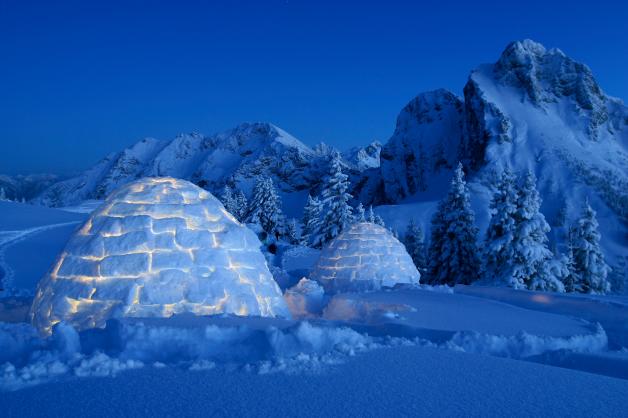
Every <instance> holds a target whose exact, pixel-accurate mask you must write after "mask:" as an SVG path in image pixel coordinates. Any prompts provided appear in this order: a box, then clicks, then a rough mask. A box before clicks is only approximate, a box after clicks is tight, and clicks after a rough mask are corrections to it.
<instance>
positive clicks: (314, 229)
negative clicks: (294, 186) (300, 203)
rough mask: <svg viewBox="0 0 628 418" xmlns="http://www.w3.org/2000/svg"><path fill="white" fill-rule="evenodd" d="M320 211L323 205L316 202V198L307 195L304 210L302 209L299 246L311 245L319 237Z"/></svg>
mask: <svg viewBox="0 0 628 418" xmlns="http://www.w3.org/2000/svg"><path fill="white" fill-rule="evenodd" d="M322 210H323V204H322V203H321V201H320V200H318V197H312V195H308V196H307V203H306V204H305V209H303V230H302V232H301V244H303V245H313V244H314V242H313V241H314V238H315V237H317V236H319V235H320V228H321V214H322Z"/></svg>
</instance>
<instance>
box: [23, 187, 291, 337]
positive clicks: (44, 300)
mask: <svg viewBox="0 0 628 418" xmlns="http://www.w3.org/2000/svg"><path fill="white" fill-rule="evenodd" d="M260 246H261V244H260V242H259V240H258V239H257V237H256V236H255V234H254V233H253V232H252V231H250V230H249V229H248V228H247V227H246V226H244V225H242V224H240V223H239V222H237V221H236V220H235V219H234V218H233V217H232V216H231V215H229V214H228V213H227V212H226V211H225V210H224V208H223V206H222V204H221V203H220V202H219V201H218V199H216V198H215V197H214V196H212V195H211V194H210V193H208V192H206V191H204V190H202V189H200V188H199V187H197V186H195V185H193V184H191V183H188V182H186V181H183V180H175V179H170V178H147V179H142V180H139V181H136V182H134V183H130V184H127V185H125V186H123V187H122V188H120V189H118V190H116V191H114V192H113V193H112V194H111V196H110V197H109V198H108V199H107V200H106V202H105V204H103V205H102V206H101V207H100V208H99V209H97V210H96V211H95V212H94V213H93V214H92V215H91V217H90V218H89V219H88V220H87V221H86V223H85V225H83V227H82V228H80V229H79V230H78V231H77V232H76V234H75V236H74V237H72V238H71V239H70V241H69V242H68V244H67V246H66V248H65V249H64V251H63V253H62V254H61V255H60V256H59V259H58V260H57V262H56V263H55V267H54V268H53V269H51V271H50V273H49V274H48V275H46V276H45V277H44V278H43V279H42V280H41V282H40V283H39V285H38V289H37V292H36V296H35V299H34V300H33V305H32V307H31V313H30V314H31V318H32V323H33V325H34V326H35V327H37V328H38V329H39V330H40V332H41V333H42V334H50V332H51V329H52V325H53V324H55V323H57V322H59V321H65V322H67V323H69V324H71V325H72V326H74V327H75V328H77V329H78V330H81V329H85V328H90V327H102V326H104V324H105V322H106V321H107V320H108V319H109V318H112V317H120V316H135V317H146V316H170V315H173V314H175V313H183V312H189V313H193V314H197V315H211V314H222V313H227V314H234V315H257V316H283V317H290V312H289V310H288V307H287V305H286V302H285V300H284V298H283V296H282V294H281V290H280V289H279V286H277V283H276V282H275V281H274V279H273V278H272V275H271V273H270V271H269V270H268V266H267V265H266V260H265V258H264V256H263V254H262V253H261V251H260V249H259V248H260Z"/></svg>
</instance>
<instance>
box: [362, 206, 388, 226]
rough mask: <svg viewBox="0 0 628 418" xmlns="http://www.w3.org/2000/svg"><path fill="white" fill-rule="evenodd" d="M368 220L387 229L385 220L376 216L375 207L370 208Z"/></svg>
mask: <svg viewBox="0 0 628 418" xmlns="http://www.w3.org/2000/svg"><path fill="white" fill-rule="evenodd" d="M366 220H367V222H370V223H372V224H375V225H379V226H381V227H384V228H386V223H385V222H384V218H382V217H381V216H379V215H376V214H375V211H374V210H373V205H371V206H369V211H368V213H367V215H366Z"/></svg>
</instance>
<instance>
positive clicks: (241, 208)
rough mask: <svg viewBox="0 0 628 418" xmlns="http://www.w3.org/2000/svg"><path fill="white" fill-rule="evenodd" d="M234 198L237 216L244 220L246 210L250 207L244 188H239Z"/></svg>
mask: <svg viewBox="0 0 628 418" xmlns="http://www.w3.org/2000/svg"><path fill="white" fill-rule="evenodd" d="M234 199H235V206H236V212H237V215H236V218H238V220H240V221H242V220H243V219H244V217H245V216H246V211H247V208H248V202H247V199H246V196H245V195H244V193H243V192H242V190H240V189H238V190H237V191H236V193H235V196H234Z"/></svg>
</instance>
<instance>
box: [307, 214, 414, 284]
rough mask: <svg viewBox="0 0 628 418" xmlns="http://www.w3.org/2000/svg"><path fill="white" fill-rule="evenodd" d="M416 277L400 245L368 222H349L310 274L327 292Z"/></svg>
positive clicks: (409, 260)
mask: <svg viewBox="0 0 628 418" xmlns="http://www.w3.org/2000/svg"><path fill="white" fill-rule="evenodd" d="M420 277H421V275H420V274H419V271H418V270H417V269H416V267H415V265H414V263H413V262H412V258H410V255H409V254H408V253H407V251H406V249H405V247H404V245H403V244H402V243H400V242H399V241H398V240H397V239H396V238H395V237H394V236H393V235H392V234H391V233H390V231H388V230H387V229H385V228H383V227H381V226H379V225H375V224H373V223H368V222H361V223H357V224H354V225H352V226H351V227H349V229H347V230H346V231H344V232H342V233H341V234H340V235H338V236H337V237H336V238H335V239H333V240H332V241H331V242H329V244H327V246H326V247H325V248H323V251H322V252H321V255H320V258H319V259H318V262H317V263H316V266H315V267H314V270H313V271H312V273H311V275H310V278H311V279H313V280H316V281H318V282H319V283H320V284H321V285H322V286H323V288H324V289H325V291H326V292H328V293H338V292H360V291H368V290H378V289H381V288H384V287H389V288H390V287H394V286H395V285H397V284H418V283H419V279H420Z"/></svg>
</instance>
